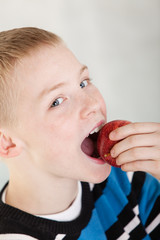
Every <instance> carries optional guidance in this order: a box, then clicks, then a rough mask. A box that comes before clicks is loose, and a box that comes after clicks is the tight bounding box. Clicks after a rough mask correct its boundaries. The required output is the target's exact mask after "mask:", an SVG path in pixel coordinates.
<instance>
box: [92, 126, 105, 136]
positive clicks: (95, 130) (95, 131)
mask: <svg viewBox="0 0 160 240" xmlns="http://www.w3.org/2000/svg"><path fill="white" fill-rule="evenodd" d="M102 127H103V125H100V126H99V127H97V128H95V129H94V130H93V131H91V132H90V134H93V133H97V132H99V130H100V129H101V128H102Z"/></svg>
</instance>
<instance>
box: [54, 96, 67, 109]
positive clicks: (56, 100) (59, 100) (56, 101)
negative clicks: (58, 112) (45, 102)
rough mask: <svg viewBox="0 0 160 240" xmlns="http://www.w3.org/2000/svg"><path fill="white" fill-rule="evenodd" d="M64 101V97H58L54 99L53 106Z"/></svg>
mask: <svg viewBox="0 0 160 240" xmlns="http://www.w3.org/2000/svg"><path fill="white" fill-rule="evenodd" d="M63 101H64V99H63V98H62V97H59V98H57V99H55V100H54V102H53V103H52V105H51V107H57V106H59V105H60V104H61V103H62V102H63Z"/></svg>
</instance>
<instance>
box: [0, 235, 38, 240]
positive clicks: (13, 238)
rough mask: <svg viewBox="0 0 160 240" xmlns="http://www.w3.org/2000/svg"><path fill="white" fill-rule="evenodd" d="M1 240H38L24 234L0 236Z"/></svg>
mask: <svg viewBox="0 0 160 240" xmlns="http://www.w3.org/2000/svg"><path fill="white" fill-rule="evenodd" d="M0 240H38V239H37V238H33V237H30V236H27V235H24V234H0Z"/></svg>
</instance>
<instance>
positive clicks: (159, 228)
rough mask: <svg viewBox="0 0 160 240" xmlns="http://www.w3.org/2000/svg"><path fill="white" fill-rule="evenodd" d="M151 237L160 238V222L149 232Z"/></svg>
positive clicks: (158, 239) (155, 239)
mask: <svg viewBox="0 0 160 240" xmlns="http://www.w3.org/2000/svg"><path fill="white" fill-rule="evenodd" d="M149 236H150V237H151V239H153V240H160V224H159V225H158V226H157V227H156V228H155V229H154V230H153V231H152V232H151V233H150V234H149Z"/></svg>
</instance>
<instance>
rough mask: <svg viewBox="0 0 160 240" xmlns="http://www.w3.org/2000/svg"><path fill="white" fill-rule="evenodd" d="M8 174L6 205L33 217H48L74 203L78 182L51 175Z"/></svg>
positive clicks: (41, 173)
mask: <svg viewBox="0 0 160 240" xmlns="http://www.w3.org/2000/svg"><path fill="white" fill-rule="evenodd" d="M22 173H23V174H20V172H19V171H18V173H17V172H16V173H15V172H13V171H12V172H10V181H9V185H8V188H7V193H6V203H7V204H9V205H11V206H13V207H16V208H19V209H21V210H23V211H25V212H28V213H31V214H34V215H46V214H47V215H49V214H54V213H59V212H62V211H64V210H66V209H67V208H68V207H69V206H70V205H71V204H72V202H73V201H74V199H75V198H76V195H77V191H78V182H77V181H76V180H72V179H64V178H56V177H55V176H52V175H49V174H48V175H47V174H44V173H43V172H42V171H41V172H40V173H37V174H34V175H32V174H31V172H30V171H29V172H25V173H24V171H22Z"/></svg>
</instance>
